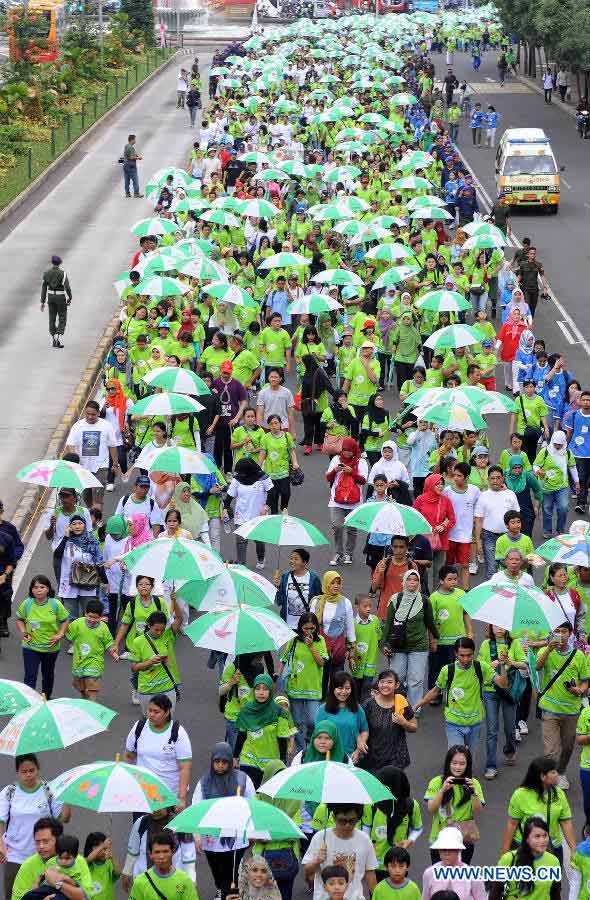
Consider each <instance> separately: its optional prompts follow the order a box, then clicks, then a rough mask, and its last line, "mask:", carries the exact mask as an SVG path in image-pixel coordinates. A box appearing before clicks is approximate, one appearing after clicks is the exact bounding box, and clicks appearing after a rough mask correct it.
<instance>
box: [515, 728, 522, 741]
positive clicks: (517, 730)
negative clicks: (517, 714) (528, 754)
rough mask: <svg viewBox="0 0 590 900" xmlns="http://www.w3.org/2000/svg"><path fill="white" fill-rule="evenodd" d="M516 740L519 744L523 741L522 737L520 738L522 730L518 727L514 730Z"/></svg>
mask: <svg viewBox="0 0 590 900" xmlns="http://www.w3.org/2000/svg"><path fill="white" fill-rule="evenodd" d="M514 740H515V741H516V743H517V744H520V742H521V741H522V737H521V736H520V728H518V726H517V727H516V728H515V729H514Z"/></svg>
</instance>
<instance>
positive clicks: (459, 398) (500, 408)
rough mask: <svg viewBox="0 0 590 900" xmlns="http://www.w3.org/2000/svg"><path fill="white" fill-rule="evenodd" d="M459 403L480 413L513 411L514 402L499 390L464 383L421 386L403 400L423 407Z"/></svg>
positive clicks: (407, 403) (409, 404) (411, 404)
mask: <svg viewBox="0 0 590 900" xmlns="http://www.w3.org/2000/svg"><path fill="white" fill-rule="evenodd" d="M443 401H444V402H446V403H459V404H461V406H465V407H467V408H468V409H475V410H477V412H478V413H480V414H481V415H485V416H487V415H488V414H489V413H509V412H514V410H515V409H516V403H515V402H514V400H513V399H512V398H511V397H507V396H506V394H501V393H500V392H499V391H484V390H481V389H480V388H478V387H476V386H475V385H470V384H464V385H462V386H461V387H457V388H443V387H437V388H421V389H420V390H419V391H414V393H413V394H410V395H409V396H408V397H406V399H405V400H404V403H405V404H406V405H407V406H410V407H412V406H420V407H425V406H428V405H432V404H433V403H441V402H443Z"/></svg>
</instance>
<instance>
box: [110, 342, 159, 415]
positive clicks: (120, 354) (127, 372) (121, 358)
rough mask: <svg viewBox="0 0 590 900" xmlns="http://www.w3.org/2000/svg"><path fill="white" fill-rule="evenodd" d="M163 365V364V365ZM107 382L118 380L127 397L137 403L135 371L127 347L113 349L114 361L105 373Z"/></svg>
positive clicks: (117, 345)
mask: <svg viewBox="0 0 590 900" xmlns="http://www.w3.org/2000/svg"><path fill="white" fill-rule="evenodd" d="M161 365H162V363H161ZM105 379H106V381H111V380H116V381H118V382H119V383H120V384H121V386H122V388H123V393H124V394H125V396H126V397H129V398H130V399H131V400H132V401H133V402H134V401H135V386H134V384H133V371H132V366H131V360H130V358H129V353H128V351H127V347H125V346H124V345H123V344H121V343H118V344H116V345H115V347H114V349H113V355H112V360H111V362H110V364H109V365H108V366H107V369H106V371H105Z"/></svg>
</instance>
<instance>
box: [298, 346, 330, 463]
mask: <svg viewBox="0 0 590 900" xmlns="http://www.w3.org/2000/svg"><path fill="white" fill-rule="evenodd" d="M301 362H302V365H303V374H302V376H301V414H302V416H303V429H304V431H303V443H304V445H305V448H304V450H303V453H304V454H305V456H309V454H310V453H311V452H312V450H313V445H314V444H315V447H316V450H321V448H322V444H323V443H324V432H325V429H324V426H323V424H322V414H323V412H324V410H325V409H327V408H328V403H329V397H330V396H332V397H334V396H335V393H336V392H335V390H334V388H333V387H332V382H331V381H330V379H329V378H328V376H327V375H326V373H325V372H324V370H323V369H322V368H321V367H320V365H319V363H318V361H317V359H316V357H315V356H312V354H311V353H306V354H305V355H304V356H302V357H301Z"/></svg>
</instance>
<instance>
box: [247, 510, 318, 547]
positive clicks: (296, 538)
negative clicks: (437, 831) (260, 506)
mask: <svg viewBox="0 0 590 900" xmlns="http://www.w3.org/2000/svg"><path fill="white" fill-rule="evenodd" d="M235 533H236V534H237V535H239V536H240V537H243V538H247V539H248V540H249V541H262V543H264V544H276V545H277V546H279V547H288V546H292V547H299V546H300V547H320V546H321V545H322V544H328V543H329V541H328V539H327V538H325V537H324V535H323V534H322V532H321V531H320V530H319V529H318V528H316V526H315V525H312V524H311V522H306V521H305V519H297V518H295V516H289V515H285V514H282V515H278V516H256V517H255V518H254V519H250V521H249V522H246V524H245V525H240V527H239V528H236V532H235Z"/></svg>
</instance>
